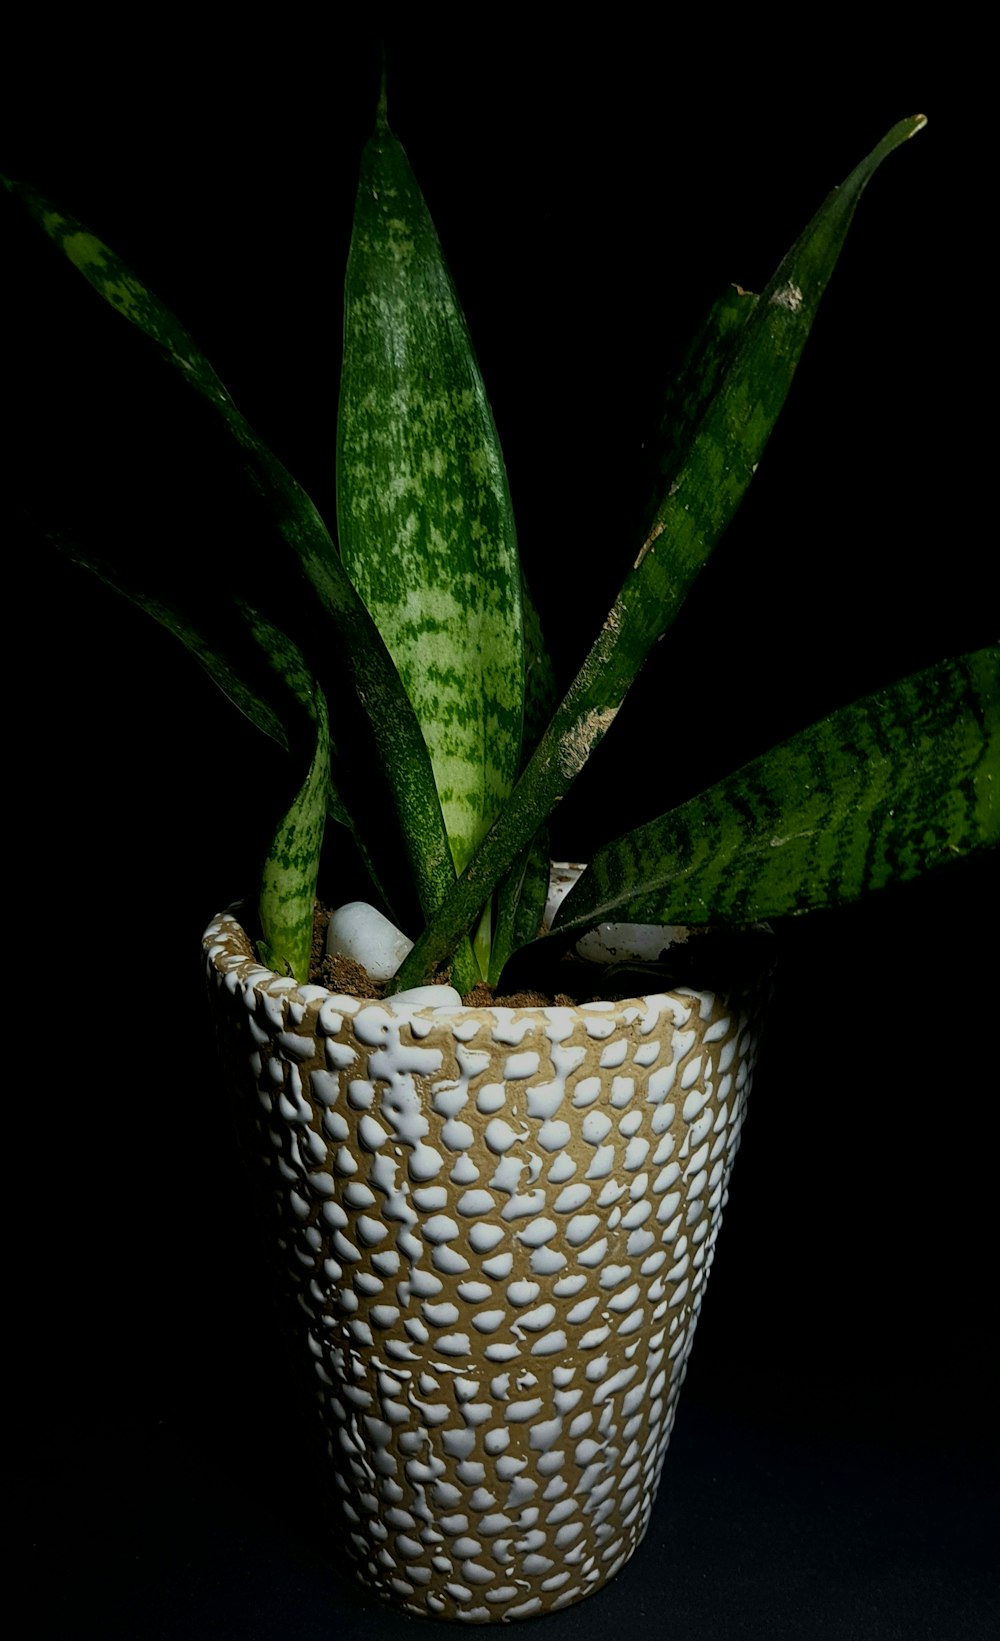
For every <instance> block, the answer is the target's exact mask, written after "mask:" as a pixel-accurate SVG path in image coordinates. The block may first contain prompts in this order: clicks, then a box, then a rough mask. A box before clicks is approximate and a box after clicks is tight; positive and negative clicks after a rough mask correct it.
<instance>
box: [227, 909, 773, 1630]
mask: <svg viewBox="0 0 1000 1641" xmlns="http://www.w3.org/2000/svg"><path fill="white" fill-rule="evenodd" d="M205 951H206V956H207V960H208V966H209V973H210V976H211V977H212V982H213V984H212V990H213V992H214V995H215V998H216V1003H217V1010H218V1015H219V1025H220V1042H221V1045H222V1049H223V1055H224V1058H225V1059H226V1061H227V1062H228V1065H229V1068H230V1071H231V1073H232V1075H233V1076H234V1077H235V1079H236V1082H237V1089H238V1092H242V1093H243V1094H244V1095H245V1094H247V1093H249V1094H250V1095H251V1096H252V1105H253V1109H254V1111H255V1112H256V1114H257V1117H258V1119H259V1125H260V1129H261V1133H262V1135H263V1136H264V1140H265V1145H264V1149H265V1151H266V1153H267V1154H268V1155H269V1157H270V1159H271V1165H272V1179H273V1184H274V1188H275V1191H276V1193H277V1194H278V1196H279V1197H280V1209H281V1213H282V1216H283V1226H284V1229H283V1231H282V1250H283V1254H284V1257H285V1263H286V1264H287V1268H288V1273H289V1276H290V1279H291V1281H292V1282H293V1284H294V1286H295V1290H296V1292H297V1296H298V1299H299V1303H300V1305H301V1307H302V1309H303V1311H304V1312H305V1317H306V1321H307V1332H308V1346H309V1349H310V1350H311V1352H312V1355H313V1358H314V1367H315V1373H316V1377H317V1385H318V1393H319V1401H320V1407H321V1412H322V1417H323V1421H324V1424H325V1426H326V1430H327V1432H328V1436H329V1444H330V1451H331V1454H332V1456H333V1458H334V1460H335V1463H336V1467H337V1469H336V1474H337V1482H338V1485H339V1487H340V1490H341V1493H342V1504H343V1510H344V1513H345V1516H346V1521H347V1528H348V1535H349V1540H350V1544H351V1547H352V1549H353V1551H354V1553H355V1555H356V1557H357V1561H358V1571H359V1574H360V1577H361V1578H362V1580H363V1582H365V1583H367V1584H369V1585H370V1586H372V1587H373V1588H374V1589H376V1590H377V1591H378V1592H379V1594H381V1595H383V1596H385V1597H387V1598H389V1599H391V1600H393V1601H395V1602H397V1603H399V1604H401V1605H403V1606H404V1607H405V1608H407V1609H409V1610H411V1611H414V1612H419V1613H422V1614H430V1615H432V1616H438V1617H449V1618H461V1619H464V1620H466V1621H469V1620H471V1621H473V1622H475V1621H489V1620H497V1619H512V1618H522V1617H528V1616H531V1615H534V1614H538V1613H542V1612H544V1611H546V1610H548V1609H551V1608H557V1607H562V1606H566V1605H567V1604H569V1603H570V1602H573V1601H578V1600H580V1599H581V1597H583V1596H585V1595H588V1594H590V1593H591V1592H592V1591H594V1590H596V1589H599V1588H600V1586H601V1585H602V1584H603V1583H605V1582H606V1580H607V1579H609V1578H611V1577H612V1576H613V1575H614V1574H615V1573H616V1572H617V1571H618V1570H619V1568H620V1567H621V1566H622V1565H623V1564H624V1562H625V1561H627V1560H628V1558H629V1556H630V1555H631V1554H632V1552H633V1551H634V1549H635V1548H636V1545H637V1544H638V1543H639V1541H640V1539H641V1538H642V1534H643V1532H644V1530H645V1527H646V1524H647V1522H648V1519H649V1514H650V1510H651V1508H652V1504H653V1500H654V1497H655V1494H656V1489H657V1485H658V1482H659V1478H660V1470H661V1466H662V1463H663V1456H664V1453H665V1451H666V1447H667V1442H668V1440H669V1436H670V1430H671V1426H672V1423H673V1417H674V1409H675V1404H676V1398H677V1393H678V1390H679V1388H680V1384H681V1381H682V1379H683V1376H684V1370H685V1364H686V1361H687V1356H688V1352H689V1350H690V1348H691V1340H692V1336H693V1333H694V1328H695V1322H696V1319H697V1316H698V1311H699V1308H700V1305H701V1301H702V1296H703V1294H704V1290H705V1282H706V1279H707V1277H708V1272H709V1268H710V1266H711V1262H712V1257H713V1248H714V1244H715V1238H716V1234H717V1232H718V1228H719V1222H720V1218H721V1215H722V1209H723V1206H724V1204H725V1201H726V1190H727V1182H728V1179H729V1171H730V1168H731V1166H732V1161H733V1156H734V1153H735V1151H736V1146H737V1143H738V1138H739V1132H740V1126H741V1124H742V1121H743V1114H744V1110H745V1102H746V1096H747V1092H748V1089H749V1084H750V1072H751V1067H752V1063H753V1057H754V1043H755V1036H756V1027H757V1022H758V1018H759V1008H760V1000H761V995H762V993H763V990H764V984H763V981H762V979H761V978H760V976H759V975H758V978H757V980H756V981H752V982H750V983H749V984H748V985H747V987H746V988H745V990H744V991H742V992H740V993H737V992H732V991H731V992H729V993H728V994H727V995H716V994H715V993H714V992H711V991H693V990H686V989H680V990H678V991H676V992H673V993H661V994H657V995H652V996H649V997H641V998H637V999H633V1000H631V1001H627V1002H616V1003H589V1004H584V1005H583V1006H581V1007H578V1008H564V1007H550V1008H534V1009H506V1008H488V1009H466V1008H461V1009H456V1008H435V1009H427V1008H417V1009H415V1008H413V1007H408V1006H397V1007H393V1006H392V1005H390V1004H389V1003H372V1002H366V1001H359V1000H358V999H356V998H351V997H344V996H339V995H335V994H333V993H330V992H328V991H326V990H324V989H323V988H321V987H318V986H300V985H296V984H295V983H294V982H293V981H290V980H284V979H280V978H278V977H277V976H275V975H273V974H271V973H270V972H269V971H268V970H266V969H264V968H262V967H261V966H260V964H259V963H257V962H256V961H255V960H254V957H253V952H252V948H251V946H250V943H249V941H248V939H247V937H246V935H245V934H244V933H243V931H242V929H241V928H240V927H239V925H238V924H237V923H236V922H235V921H234V920H233V919H232V918H231V917H229V916H225V915H224V916H220V917H218V918H216V919H215V920H214V922H213V923H212V924H211V926H210V928H209V929H208V930H207V932H206V935H205Z"/></svg>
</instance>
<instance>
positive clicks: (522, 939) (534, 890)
mask: <svg viewBox="0 0 1000 1641" xmlns="http://www.w3.org/2000/svg"><path fill="white" fill-rule="evenodd" d="M550 865H551V859H550V853H549V833H548V827H544V828H543V830H542V831H541V832H539V833H538V835H537V836H536V837H535V838H533V839H532V841H531V843H530V844H529V846H528V848H527V849H525V850H524V851H523V852H522V853H521V855H519V857H518V859H517V860H516V861H515V862H514V866H513V868H512V870H511V871H510V872H508V873H507V876H506V877H505V878H504V879H503V881H502V882H501V884H500V887H499V889H498V890H497V895H496V900H497V915H496V927H495V929H494V931H493V949H492V952H491V955H490V970H489V974H488V976H487V979H488V980H489V983H490V985H491V986H496V985H498V984H499V982H500V976H501V975H502V973H503V971H504V968H505V966H506V964H507V962H508V960H509V958H510V956H511V953H512V952H515V951H517V950H518V948H519V947H520V946H526V945H528V944H529V942H531V941H533V940H535V939H536V938H537V936H538V933H539V930H540V929H541V926H542V918H543V916H544V913H545V903H546V900H547V898H548V888H549V870H550Z"/></svg>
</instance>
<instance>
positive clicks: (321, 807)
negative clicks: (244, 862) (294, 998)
mask: <svg viewBox="0 0 1000 1641" xmlns="http://www.w3.org/2000/svg"><path fill="white" fill-rule="evenodd" d="M314 714H315V722H316V745H315V750H314V752H313V756H312V761H311V763H310V765H309V773H308V774H307V776H306V778H305V781H304V782H303V784H302V787H301V789H300V791H299V793H298V795H297V797H296V799H295V802H294V803H293V804H292V806H291V808H290V809H289V811H288V813H287V814H286V815H284V816H283V817H282V820H281V822H280V824H279V826H278V829H277V831H276V833H275V835H274V839H273V841H272V843H271V847H270V849H269V850H268V854H267V859H266V860H265V862H264V872H263V876H262V879H261V890H260V923H261V928H262V929H263V931H264V938H263V941H262V942H261V955H262V958H263V961H264V962H266V963H267V964H268V965H269V966H270V967H271V968H272V969H274V970H275V971H276V973H278V974H291V975H294V977H295V979H296V980H299V981H306V980H308V979H309V960H310V957H311V955H312V929H313V912H314V909H315V904H316V878H317V875H318V873H319V857H320V850H321V848H322V845H323V831H324V824H325V821H326V805H327V788H328V781H329V767H330V736H329V721H328V717H327V709H326V701H325V699H324V697H323V692H322V691H321V690H319V689H317V691H316V693H315V699H314Z"/></svg>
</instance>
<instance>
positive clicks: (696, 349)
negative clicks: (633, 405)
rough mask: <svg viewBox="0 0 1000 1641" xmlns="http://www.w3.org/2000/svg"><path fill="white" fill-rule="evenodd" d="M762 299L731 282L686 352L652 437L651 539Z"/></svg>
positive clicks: (647, 529)
mask: <svg viewBox="0 0 1000 1641" xmlns="http://www.w3.org/2000/svg"><path fill="white" fill-rule="evenodd" d="M757 301H758V298H757V297H756V296H754V295H753V293H752V292H751V291H745V290H744V289H743V287H742V286H741V285H730V286H729V288H728V290H726V291H724V292H723V293H722V295H721V296H720V297H718V298H717V299H716V301H715V302H713V304H712V306H711V307H710V308H709V310H708V313H707V314H706V315H705V318H704V319H703V320H702V323H701V325H700V326H699V328H698V330H697V331H696V332H695V334H694V336H693V337H692V338H691V341H690V343H689V344H688V347H687V348H686V350H685V353H684V357H683V359H682V360H681V364H680V369H679V370H678V372H677V375H676V376H675V378H674V379H673V381H672V382H671V383H670V385H669V387H668V389H667V392H666V393H665V395H664V399H663V406H662V410H661V413H660V423H659V427H658V429H657V432H656V436H655V438H654V439H653V440H652V441H651V446H650V457H651V461H652V465H653V471H654V479H653V485H652V497H651V502H650V510H649V514H648V516H647V518H646V520H645V523H644V527H643V535H644V538H647V539H648V535H649V532H650V531H651V530H652V528H653V526H654V523H655V521H656V518H657V513H658V511H659V509H660V507H661V506H662V504H663V501H664V499H665V498H668V497H669V495H670V486H671V485H672V484H673V482H674V480H675V479H676V478H677V477H678V474H679V473H680V471H681V469H682V468H683V466H684V462H685V459H686V457H687V454H688V451H689V449H690V448H691V443H692V440H693V438H694V436H695V434H696V432H697V430H698V424H699V423H700V421H701V419H702V416H703V415H704V414H705V412H706V411H707V410H708V409H709V407H710V406H711V403H712V399H713V398H714V396H715V394H716V393H717V391H718V390H719V387H720V386H721V384H722V382H723V381H724V380H725V375H726V372H727V370H728V369H729V367H730V365H731V364H732V362H733V359H734V357H735V354H736V349H737V346H738V344H739V342H740V339H741V337H742V336H743V333H744V329H745V327H746V325H747V322H748V321H749V319H750V318H751V316H752V314H753V311H754V309H755V307H756V306H757Z"/></svg>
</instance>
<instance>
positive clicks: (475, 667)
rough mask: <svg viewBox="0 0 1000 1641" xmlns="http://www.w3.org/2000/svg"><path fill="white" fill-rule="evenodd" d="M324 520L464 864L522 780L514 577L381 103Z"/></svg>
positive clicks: (498, 490) (502, 502)
mask: <svg viewBox="0 0 1000 1641" xmlns="http://www.w3.org/2000/svg"><path fill="white" fill-rule="evenodd" d="M337 523H338V533H339V538H340V549H341V553H342V555H343V560H344V564H345V566H346V567H347V570H348V573H349V574H350V576H351V579H352V581H353V582H354V584H355V586H356V587H357V588H358V590H359V592H360V593H361V596H362V597H363V599H364V601H365V603H366V605H367V606H368V609H369V610H370V611H371V613H372V615H373V616H374V618H375V622H376V624H377V626H378V628H379V631H380V632H381V634H382V636H383V638H384V639H385V642H386V644H387V646H388V649H389V652H390V654H391V655H392V658H393V660H394V661H395V663H396V666H397V667H398V669H399V673H400V676H401V678H402V680H403V683H404V685H405V688H406V692H407V694H408V696H409V698H410V700H411V701H412V703H413V707H414V710H415V712H416V715H417V719H418V721H419V723H420V726H421V729H422V730H423V733H424V737H425V740H426V742H427V746H428V749H429V751H430V756H431V763H432V765H433V768H434V776H435V780H436V782H437V790H438V795H439V797H440V800H441V808H442V810H443V813H444V817H445V824H446V827H447V831H448V838H449V841H450V845H451V851H452V855H453V857H454V860H455V864H456V867H457V868H458V869H459V870H461V868H462V867H464V866H465V864H466V862H467V861H468V860H469V857H470V856H471V854H472V851H473V849H474V848H475V846H476V844H477V843H478V842H479V840H480V839H481V838H482V836H483V834H484V833H485V832H486V830H487V829H488V827H489V826H490V824H491V823H492V821H493V819H494V817H495V816H496V813H497V811H498V809H499V808H500V805H501V803H502V802H503V800H504V799H505V798H506V797H507V795H508V793H509V792H510V789H511V787H512V785H513V782H514V777H515V775H516V774H517V767H518V762H519V757H520V748H521V727H522V717H523V707H524V655H523V640H522V622H521V574H520V567H519V564H518V558H517V545H516V540H515V535H514V520H513V514H512V512H511V505H510V496H509V493H508V489H507V478H506V473H505V470H504V464H503V457H502V454H501V451H500V443H499V440H498V438H497V432H496V428H495V426H494V423H493V416H492V413H491V411H490V407H489V403H488V401H487V398H486V393H485V389H484V387H483V382H482V378H481V376H480V373H479V367H478V365H477V363H476V359H475V355H474V353H473V349H472V343H471V340H470V338H469V334H468V329H467V327H466V323H465V319H464V317H463V314H462V310H461V308H460V306H459V303H458V298H457V296H456V295H455V290H454V287H453V285H452V282H451V278H450V275H449V273H448V270H447V267H446V265H445V262H444V258H443V255H442V252H441V247H440V244H439V242H438V237H437V234H436V232H435V229H434V225H433V223H432V221H431V218H430V215H429V213H428V210H427V207H426V205H425V204H424V201H423V198H422V196H421V193H420V190H419V188H418V186H417V182H416V179H415V178H414V175H413V172H412V171H411V169H410V165H409V162H408V161H407V158H406V155H405V153H404V151H403V149H402V147H401V145H400V144H399V142H398V141H397V140H396V138H395V137H394V136H393V134H392V132H391V131H390V129H389V127H388V124H387V123H386V120H385V114H384V107H383V109H381V110H380V116H379V121H378V125H377V128H376V132H375V135H374V136H373V138H372V139H371V141H370V142H369V144H368V146H367V148H366V149H365V153H364V158H363V160H362V166H361V181H360V185H359V188H358V196H357V205H356V208H355V215H354V231H353V235H352V239H351V253H350V260H349V263H348V270H347V284H346V290H345V309H344V370H343V377H342V381H341V394H340V416H339V422H338V435H337Z"/></svg>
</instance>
